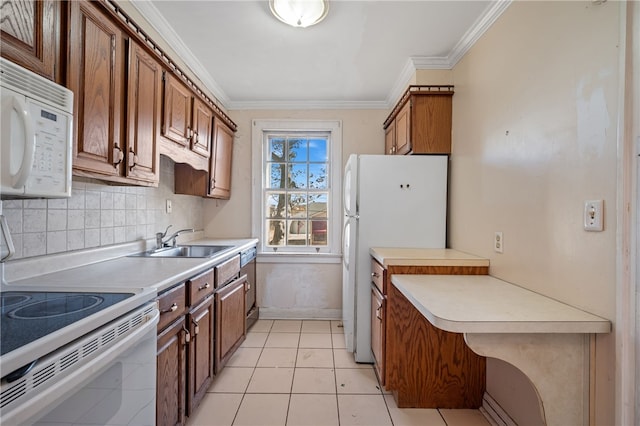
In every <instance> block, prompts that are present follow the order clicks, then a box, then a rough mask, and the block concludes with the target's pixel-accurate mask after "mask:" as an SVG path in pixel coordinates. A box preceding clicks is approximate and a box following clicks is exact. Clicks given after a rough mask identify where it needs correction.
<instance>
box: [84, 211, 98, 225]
mask: <svg viewBox="0 0 640 426" xmlns="http://www.w3.org/2000/svg"><path fill="white" fill-rule="evenodd" d="M84 227H85V228H99V227H100V210H85V216H84Z"/></svg>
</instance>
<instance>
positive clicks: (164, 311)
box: [160, 303, 178, 314]
mask: <svg viewBox="0 0 640 426" xmlns="http://www.w3.org/2000/svg"><path fill="white" fill-rule="evenodd" d="M177 310H178V304H177V303H174V304H172V305H171V307H170V308H169V309H165V310H163V311H160V313H161V314H166V313H168V312H175V311H177Z"/></svg>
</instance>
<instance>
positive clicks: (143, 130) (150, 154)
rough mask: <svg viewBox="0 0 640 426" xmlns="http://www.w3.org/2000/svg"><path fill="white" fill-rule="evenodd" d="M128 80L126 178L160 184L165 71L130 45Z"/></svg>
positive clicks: (142, 51) (136, 47)
mask: <svg viewBox="0 0 640 426" xmlns="http://www.w3.org/2000/svg"><path fill="white" fill-rule="evenodd" d="M128 77H129V85H128V90H127V96H128V99H127V112H128V117H127V129H128V132H127V163H126V176H127V177H128V178H131V179H136V180H142V181H146V182H150V183H154V184H157V183H158V181H159V176H160V174H159V170H158V167H159V161H160V154H159V151H158V136H159V134H160V113H161V110H160V107H161V91H162V68H161V66H160V64H159V63H158V62H157V61H156V60H155V59H153V58H152V57H151V55H149V54H148V53H146V52H145V51H144V50H143V49H142V48H141V47H140V46H138V45H137V44H136V43H134V42H133V41H129V74H128Z"/></svg>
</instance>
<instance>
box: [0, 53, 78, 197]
mask: <svg viewBox="0 0 640 426" xmlns="http://www.w3.org/2000/svg"><path fill="white" fill-rule="evenodd" d="M0 108H1V119H2V122H1V127H0V138H1V139H0V143H1V145H2V146H1V149H0V183H1V185H0V197H1V198H3V199H4V198H64V197H70V196H71V167H72V163H71V161H72V160H71V150H72V149H73V139H72V125H73V92H72V91H71V90H69V89H67V88H65V87H63V86H61V85H59V84H57V83H55V82H53V81H50V80H47V79H46V78H44V77H41V76H39V75H37V74H35V73H33V72H31V71H29V70H27V69H25V68H23V67H21V66H19V65H16V64H14V63H13V62H10V61H8V60H6V59H5V58H0Z"/></svg>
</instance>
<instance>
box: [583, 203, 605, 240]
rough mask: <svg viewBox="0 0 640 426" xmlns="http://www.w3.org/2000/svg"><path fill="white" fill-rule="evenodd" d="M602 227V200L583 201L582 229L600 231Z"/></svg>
mask: <svg viewBox="0 0 640 426" xmlns="http://www.w3.org/2000/svg"><path fill="white" fill-rule="evenodd" d="M603 229H604V200H588V201H585V202H584V230H585V231H596V232H598V231H602V230H603Z"/></svg>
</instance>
